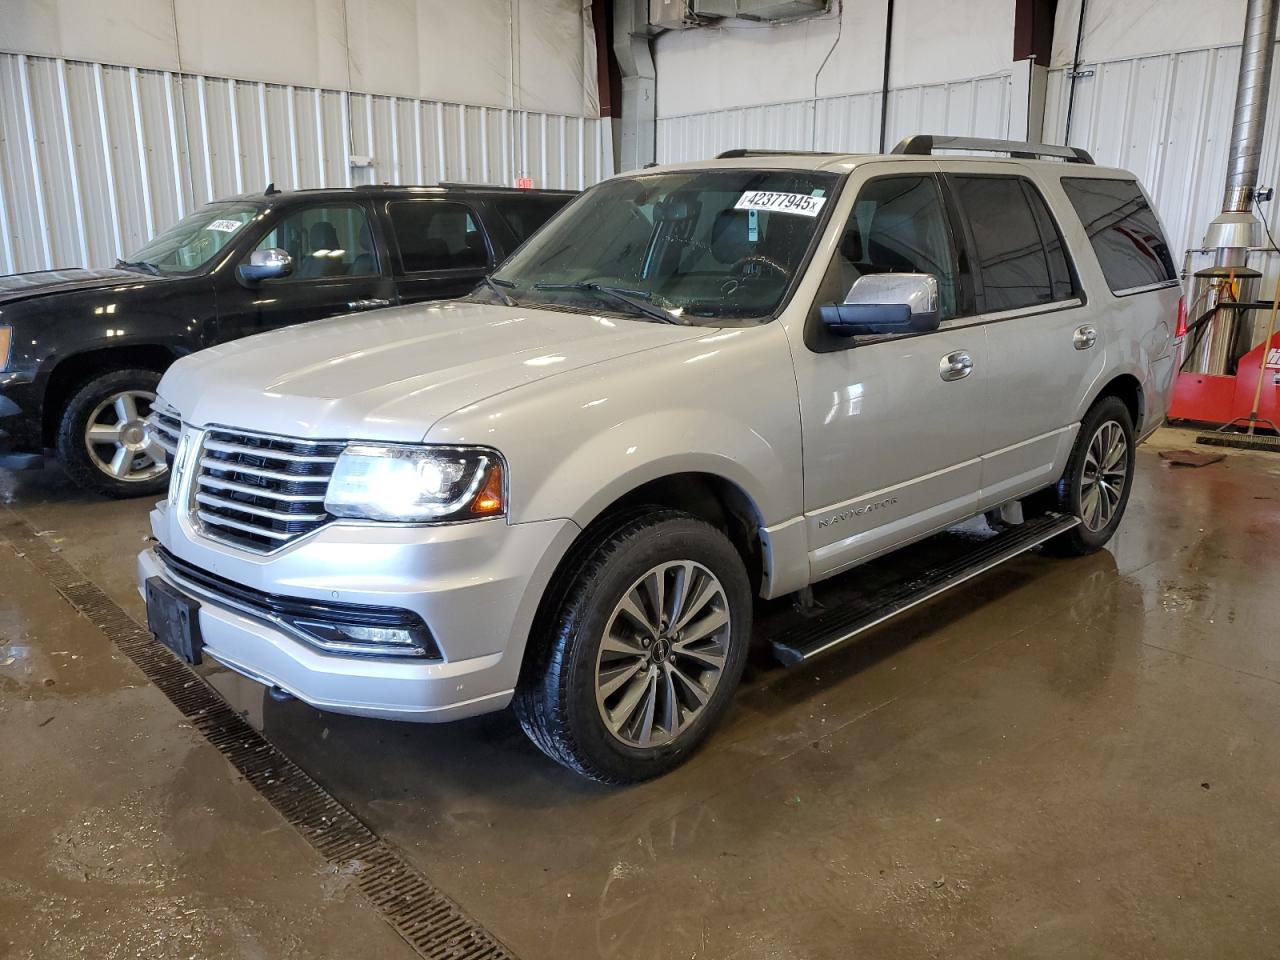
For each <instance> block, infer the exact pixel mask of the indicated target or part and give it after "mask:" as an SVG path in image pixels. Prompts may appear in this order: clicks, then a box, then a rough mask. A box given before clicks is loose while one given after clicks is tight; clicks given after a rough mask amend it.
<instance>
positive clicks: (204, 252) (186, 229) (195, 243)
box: [120, 201, 264, 273]
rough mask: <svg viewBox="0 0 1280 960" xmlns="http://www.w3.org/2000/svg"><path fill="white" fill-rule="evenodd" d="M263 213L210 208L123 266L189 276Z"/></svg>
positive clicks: (253, 208)
mask: <svg viewBox="0 0 1280 960" xmlns="http://www.w3.org/2000/svg"><path fill="white" fill-rule="evenodd" d="M263 209H264V208H263V206H262V204H258V203H246V202H243V201H229V202H226V203H210V204H206V205H205V206H203V207H201V208H200V209H199V210H197V211H195V212H194V213H192V214H190V215H189V216H186V217H183V218H182V219H181V220H179V221H178V222H177V223H175V224H174V225H173V226H172V227H170V228H169V229H168V230H165V231H164V232H163V233H161V234H159V235H158V236H157V237H155V238H154V239H152V241H151V242H150V243H148V244H147V245H146V246H144V247H142V249H140V250H138V251H137V252H135V253H133V254H132V255H130V256H129V257H128V259H126V260H122V261H120V262H121V263H122V264H124V265H126V266H133V267H138V268H141V269H144V270H149V271H150V272H153V273H155V272H160V273H189V272H190V271H192V270H197V269H199V268H200V267H202V266H204V265H205V264H206V263H208V262H209V261H210V260H212V259H213V257H214V255H215V254H217V252H218V251H219V250H221V249H222V248H223V247H225V246H226V245H227V244H228V243H230V242H231V240H232V238H234V237H235V236H236V234H238V233H239V232H240V231H241V230H243V229H244V226H245V224H247V223H248V222H249V221H250V220H253V219H254V218H255V217H257V216H258V214H260V213H261V212H262V211H263Z"/></svg>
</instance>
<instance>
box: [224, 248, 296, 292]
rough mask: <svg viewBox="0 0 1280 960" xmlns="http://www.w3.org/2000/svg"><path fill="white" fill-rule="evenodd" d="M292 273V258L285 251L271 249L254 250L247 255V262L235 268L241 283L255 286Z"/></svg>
mask: <svg viewBox="0 0 1280 960" xmlns="http://www.w3.org/2000/svg"><path fill="white" fill-rule="evenodd" d="M291 273H293V257H291V256H289V252H288V251H287V250H281V249H280V248H279V247H271V248H269V249H267V250H255V251H253V253H251V254H249V262H248V263H242V264H240V266H238V267H236V274H237V276H239V277H240V280H241V282H243V283H246V284H250V285H252V284H255V283H258V282H260V281H262V280H274V279H275V278H276V277H287V276H288V275H289V274H291Z"/></svg>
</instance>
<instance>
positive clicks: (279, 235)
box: [218, 202, 397, 340]
mask: <svg viewBox="0 0 1280 960" xmlns="http://www.w3.org/2000/svg"><path fill="white" fill-rule="evenodd" d="M278 216H279V219H278V220H277V221H276V222H275V223H274V224H273V225H272V226H271V227H270V229H269V230H268V232H267V234H266V236H264V237H263V238H262V240H261V241H259V243H258V244H257V246H256V247H255V249H257V250H266V249H270V248H273V247H275V248H280V249H282V250H285V251H286V252H287V253H288V254H289V255H290V256H291V257H292V258H293V269H292V272H291V273H290V274H289V275H288V276H285V277H279V278H277V279H273V280H262V281H259V282H258V283H256V284H253V285H251V286H246V285H245V284H243V283H241V282H239V281H238V280H233V281H232V282H230V283H229V284H227V285H225V286H224V287H223V288H222V289H221V290H220V291H219V292H218V326H219V339H220V340H234V339H236V338H239V337H246V336H249V335H250V334H253V333H262V332H263V331H265V330H274V329H275V328H277V327H283V326H288V325H291V324H295V323H306V322H307V321H309V320H320V319H323V318H324V317H332V316H337V315H338V314H342V313H353V312H357V311H362V310H371V309H376V308H377V307H384V306H390V305H392V304H394V303H396V302H397V300H396V292H395V285H394V283H393V282H392V280H391V278H390V277H389V276H388V275H387V271H386V270H385V269H384V267H383V263H384V261H385V254H384V252H383V251H382V250H381V245H380V244H379V243H378V242H377V238H376V235H375V233H374V231H373V229H372V224H371V221H370V217H369V209H368V207H367V205H366V204H364V203H360V202H338V203H332V202H331V203H316V204H309V205H307V206H290V207H287V208H286V209H284V210H283V211H281V212H280V214H279V215H278ZM245 259H246V260H247V259H248V254H246V255H245Z"/></svg>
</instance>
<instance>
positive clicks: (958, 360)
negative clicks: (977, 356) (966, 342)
mask: <svg viewBox="0 0 1280 960" xmlns="http://www.w3.org/2000/svg"><path fill="white" fill-rule="evenodd" d="M971 373H973V357H971V356H969V351H967V350H956V351H955V352H954V353H948V354H947V355H946V356H945V357H943V358H942V359H941V360H939V361H938V376H940V377H942V379H943V380H946V381H947V382H948V383H949V382H951V381H952V380H963V379H964V378H965V377H967V376H968V375H969V374H971Z"/></svg>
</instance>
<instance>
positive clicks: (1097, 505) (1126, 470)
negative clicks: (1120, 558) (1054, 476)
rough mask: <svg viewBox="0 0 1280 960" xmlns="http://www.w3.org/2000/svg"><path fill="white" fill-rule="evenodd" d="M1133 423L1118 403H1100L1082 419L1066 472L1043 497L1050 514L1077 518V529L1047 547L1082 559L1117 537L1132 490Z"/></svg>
mask: <svg viewBox="0 0 1280 960" xmlns="http://www.w3.org/2000/svg"><path fill="white" fill-rule="evenodd" d="M1133 470H1134V439H1133V419H1132V418H1131V417H1130V415H1129V408H1128V407H1126V406H1125V405H1124V403H1123V402H1122V401H1121V400H1119V399H1118V398H1116V397H1103V398H1102V399H1101V400H1099V401H1098V402H1097V403H1095V404H1094V405H1093V406H1092V407H1090V408H1089V412H1088V413H1086V414H1085V416H1084V419H1083V420H1082V421H1081V423H1080V432H1079V434H1077V435H1076V443H1075V447H1074V448H1073V449H1072V451H1071V458H1070V459H1069V460H1068V461H1067V469H1066V471H1065V472H1064V473H1063V475H1062V479H1060V480H1059V481H1058V483H1057V485H1056V486H1055V487H1053V488H1052V490H1050V491H1048V492H1047V496H1048V499H1049V500H1050V501H1051V506H1052V509H1055V510H1058V511H1060V512H1062V513H1066V514H1071V515H1074V516H1077V517H1079V518H1080V523H1079V524H1078V525H1076V527H1075V528H1073V529H1072V530H1070V531H1068V532H1067V533H1064V534H1062V535H1061V536H1058V537H1054V538H1053V539H1052V540H1050V541H1049V542H1048V543H1047V544H1045V547H1046V548H1047V549H1048V550H1049V551H1050V552H1053V553H1057V554H1060V555H1067V556H1071V555H1075V556H1080V555H1083V554H1087V553H1093V552H1094V551H1095V550H1098V549H1100V548H1101V547H1102V546H1103V545H1104V544H1105V543H1106V542H1107V541H1108V540H1110V539H1111V537H1112V536H1113V535H1114V534H1115V532H1116V528H1117V527H1119V526H1120V520H1121V518H1122V517H1123V516H1124V510H1125V507H1126V506H1127V505H1128V503H1129V494H1130V492H1131V491H1132V488H1133Z"/></svg>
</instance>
